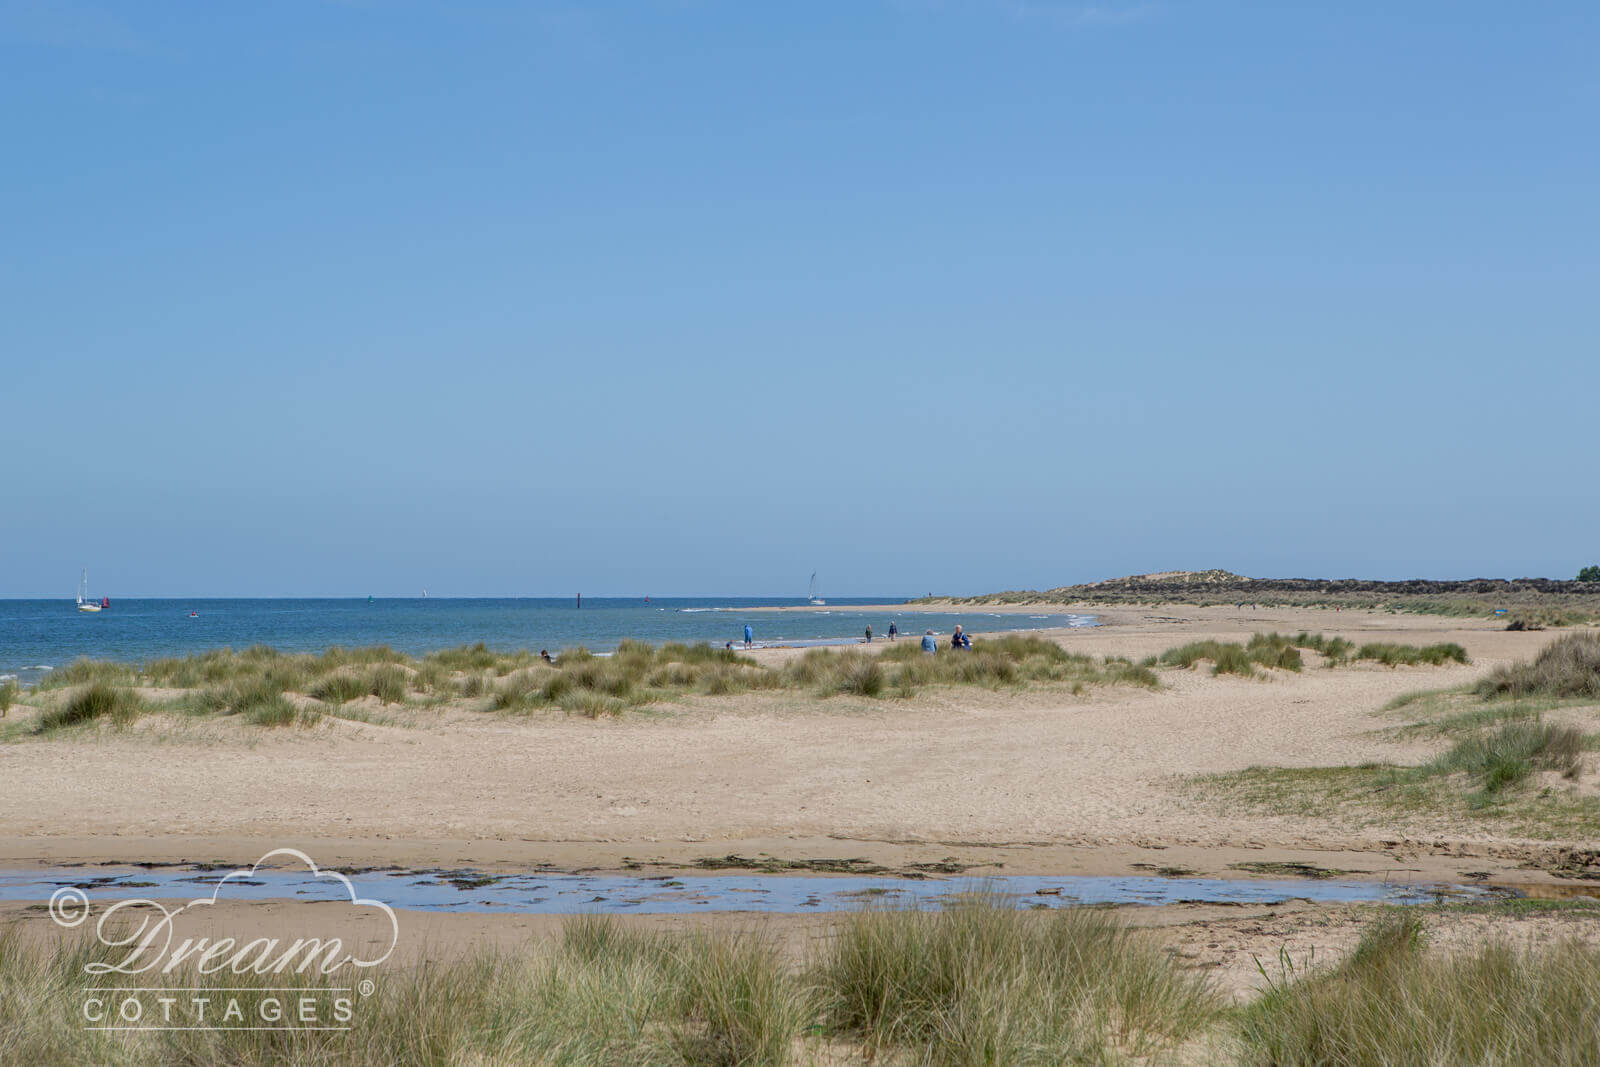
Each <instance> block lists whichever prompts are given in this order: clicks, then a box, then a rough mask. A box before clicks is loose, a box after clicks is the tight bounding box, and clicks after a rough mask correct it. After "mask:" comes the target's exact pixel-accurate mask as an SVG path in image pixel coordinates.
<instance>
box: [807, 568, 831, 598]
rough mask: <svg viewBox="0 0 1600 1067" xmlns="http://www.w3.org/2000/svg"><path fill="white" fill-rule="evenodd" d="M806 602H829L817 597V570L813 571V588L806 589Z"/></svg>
mask: <svg viewBox="0 0 1600 1067" xmlns="http://www.w3.org/2000/svg"><path fill="white" fill-rule="evenodd" d="M806 602H807V603H808V604H826V603H827V601H826V600H819V599H818V598H817V572H816V571H812V572H811V588H810V589H809V590H807V591H806Z"/></svg>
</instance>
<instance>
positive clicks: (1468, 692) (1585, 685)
mask: <svg viewBox="0 0 1600 1067" xmlns="http://www.w3.org/2000/svg"><path fill="white" fill-rule="evenodd" d="M1596 700H1600V635H1595V634H1589V633H1578V634H1568V635H1566V636H1564V637H1561V638H1559V639H1557V640H1556V641H1554V642H1552V643H1551V644H1550V645H1549V646H1547V647H1546V648H1545V649H1544V650H1543V651H1541V652H1540V653H1539V654H1538V656H1536V657H1535V658H1534V659H1533V660H1532V661H1531V662H1524V663H1517V664H1513V665H1511V666H1507V667H1501V668H1498V669H1496V670H1495V671H1493V672H1491V673H1490V674H1489V675H1487V676H1486V677H1485V678H1483V679H1482V680H1480V681H1479V682H1478V683H1477V684H1476V685H1474V686H1471V687H1467V688H1463V689H1456V690H1442V691H1435V692H1419V693H1410V694H1406V695H1405V696H1403V697H1400V698H1397V699H1396V700H1394V701H1392V702H1391V703H1390V705H1389V707H1388V708H1386V709H1385V710H1386V711H1389V712H1403V713H1405V714H1406V715H1407V716H1408V717H1409V718H1410V719H1411V721H1410V722H1409V723H1407V724H1406V725H1404V726H1400V727H1398V728H1396V729H1394V730H1393V731H1392V732H1393V733H1394V734H1395V735H1396V736H1397V737H1400V738H1421V737H1438V738H1440V739H1442V740H1444V741H1446V742H1448V746H1447V747H1446V748H1445V749H1444V750H1443V751H1441V752H1439V753H1438V754H1437V755H1435V756H1434V757H1433V758H1432V759H1429V760H1426V761H1424V762H1422V763H1420V764H1416V765H1410V766H1403V765H1399V764H1394V763H1362V764H1356V765H1347V766H1340V767H1250V768H1247V769H1245V770H1242V771H1234V772H1228V773H1223V774H1214V775H1205V776H1200V777H1198V778H1195V779H1191V781H1190V787H1191V788H1192V789H1194V790H1196V791H1198V792H1199V793H1201V794H1203V795H1207V796H1210V797H1213V798H1216V799H1217V800H1219V801H1221V802H1224V803H1226V804H1227V805H1229V806H1230V807H1231V808H1235V809H1237V808H1240V807H1243V808H1244V809H1246V810H1256V811H1261V812H1264V813H1272V814H1298V815H1317V816H1322V817H1337V818H1339V819H1340V820H1342V821H1343V822H1345V823H1347V824H1353V825H1359V824H1360V823H1362V822H1368V823H1372V822H1378V821H1392V819H1393V818H1394V817H1396V816H1400V815H1406V814H1413V815H1422V816H1429V817H1457V818H1468V819H1480V820H1490V821H1492V822H1493V823H1494V824H1495V827H1496V829H1497V830H1500V831H1502V832H1509V833H1515V834H1518V835H1520V836H1526V837H1534V838H1542V839H1572V838H1574V837H1576V838H1580V839H1590V838H1592V837H1593V836H1594V832H1595V827H1596V826H1600V798H1597V797H1595V796H1593V795H1591V794H1590V793H1589V792H1586V791H1583V790H1579V789H1576V788H1574V785H1575V783H1576V782H1578V781H1579V780H1580V779H1582V777H1583V775H1584V774H1585V772H1586V770H1587V760H1586V753H1589V752H1592V751H1594V750H1596V749H1600V732H1590V731H1586V730H1585V729H1583V728H1582V727H1581V726H1580V725H1576V724H1574V722H1573V721H1570V720H1572V719H1573V718H1574V717H1578V718H1579V719H1580V721H1581V719H1582V718H1591V719H1592V718H1593V714H1594V712H1595V710H1596V709H1595V707H1594V704H1595V702H1596ZM1552 712H1559V713H1561V717H1560V719H1557V720H1550V719H1547V716H1548V715H1549V714H1550V713H1552Z"/></svg>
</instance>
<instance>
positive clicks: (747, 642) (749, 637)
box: [744, 623, 756, 648]
mask: <svg viewBox="0 0 1600 1067" xmlns="http://www.w3.org/2000/svg"><path fill="white" fill-rule="evenodd" d="M755 640H756V632H755V631H754V630H752V629H750V624H749V623H745V624H744V647H745V648H749V647H750V646H751V645H753V644H754V643H755Z"/></svg>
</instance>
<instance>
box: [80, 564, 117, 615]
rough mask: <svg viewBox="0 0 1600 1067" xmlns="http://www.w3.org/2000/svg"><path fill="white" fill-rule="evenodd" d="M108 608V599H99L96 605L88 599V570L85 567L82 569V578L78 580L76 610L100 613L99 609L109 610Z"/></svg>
mask: <svg viewBox="0 0 1600 1067" xmlns="http://www.w3.org/2000/svg"><path fill="white" fill-rule="evenodd" d="M110 606H111V601H110V599H109V598H106V597H101V598H100V603H98V604H96V603H95V602H94V601H93V600H90V599H89V568H88V567H85V568H84V569H83V577H82V578H80V579H78V610H79V611H100V610H101V609H103V608H109V607H110Z"/></svg>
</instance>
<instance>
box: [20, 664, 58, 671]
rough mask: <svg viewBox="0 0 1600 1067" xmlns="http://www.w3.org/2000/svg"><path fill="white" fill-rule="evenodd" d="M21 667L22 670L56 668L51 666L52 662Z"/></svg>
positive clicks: (50, 669)
mask: <svg viewBox="0 0 1600 1067" xmlns="http://www.w3.org/2000/svg"><path fill="white" fill-rule="evenodd" d="M19 669H20V670H24V671H53V670H55V668H54V667H52V666H50V664H48V663H35V664H34V665H33V666H31V667H22V668H19Z"/></svg>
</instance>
